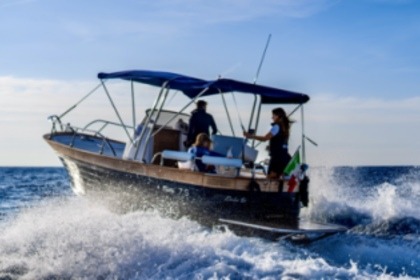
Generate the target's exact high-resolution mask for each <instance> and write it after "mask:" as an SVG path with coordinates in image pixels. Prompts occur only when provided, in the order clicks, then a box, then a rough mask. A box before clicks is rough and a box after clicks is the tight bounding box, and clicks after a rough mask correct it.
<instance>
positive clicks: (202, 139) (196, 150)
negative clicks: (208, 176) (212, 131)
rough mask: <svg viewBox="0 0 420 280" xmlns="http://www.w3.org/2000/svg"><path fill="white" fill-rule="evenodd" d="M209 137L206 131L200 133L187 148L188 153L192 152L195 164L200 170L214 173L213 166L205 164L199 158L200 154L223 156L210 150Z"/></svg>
mask: <svg viewBox="0 0 420 280" xmlns="http://www.w3.org/2000/svg"><path fill="white" fill-rule="evenodd" d="M210 146H211V139H210V137H209V136H208V135H207V134H206V133H200V134H198V135H197V137H196V139H195V143H194V144H193V145H192V147H191V148H189V149H188V152H189V153H192V154H194V156H195V157H197V158H198V159H195V165H196V167H197V169H198V171H200V172H208V173H216V170H215V168H214V166H211V165H205V164H204V163H203V162H202V160H201V159H199V158H201V157H202V156H223V155H221V154H219V153H216V152H213V151H211V150H210Z"/></svg>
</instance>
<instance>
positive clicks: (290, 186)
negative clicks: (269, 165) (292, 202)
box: [283, 148, 300, 192]
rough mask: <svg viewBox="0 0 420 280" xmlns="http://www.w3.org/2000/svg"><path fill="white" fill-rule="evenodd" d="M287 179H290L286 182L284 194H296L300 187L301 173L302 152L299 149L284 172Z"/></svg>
mask: <svg viewBox="0 0 420 280" xmlns="http://www.w3.org/2000/svg"><path fill="white" fill-rule="evenodd" d="M283 173H284V175H285V177H286V178H287V177H289V180H288V181H285V184H284V185H283V191H284V192H296V191H297V190H298V188H297V187H298V185H299V173H300V152H299V148H298V149H297V150H296V152H295V153H294V154H293V157H292V159H291V160H290V161H289V163H288V164H287V166H286V168H284V171H283Z"/></svg>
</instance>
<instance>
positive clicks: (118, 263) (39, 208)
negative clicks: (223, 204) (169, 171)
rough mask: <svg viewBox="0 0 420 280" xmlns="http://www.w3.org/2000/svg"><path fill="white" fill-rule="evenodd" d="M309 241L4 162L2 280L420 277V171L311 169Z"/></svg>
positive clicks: (0, 182)
mask: <svg viewBox="0 0 420 280" xmlns="http://www.w3.org/2000/svg"><path fill="white" fill-rule="evenodd" d="M310 172H311V173H310V175H311V182H310V196H311V200H310V207H309V208H305V209H303V210H302V213H301V214H302V217H304V218H306V219H311V220H316V221H320V222H330V223H337V224H341V225H345V226H347V227H349V228H350V229H349V230H348V231H347V232H345V233H340V234H336V235H333V236H330V237H327V238H325V239H322V240H318V241H315V242H312V243H310V244H294V243H290V242H288V241H270V240H266V239H263V238H258V237H240V236H237V235H235V234H234V233H233V232H231V231H229V230H228V229H226V228H221V227H216V228H208V227H205V226H203V225H200V224H198V223H197V222H195V221H192V220H189V219H187V218H181V219H178V220H172V219H169V218H165V217H163V216H162V215H161V214H160V213H157V212H142V211H130V212H125V213H123V214H122V213H117V212H115V211H112V210H110V209H109V208H108V207H105V206H104V205H103V204H102V203H100V201H94V200H92V199H89V200H88V199H86V198H85V197H82V196H76V195H74V194H73V193H72V191H71V189H70V182H69V178H68V177H67V175H66V172H65V170H64V169H62V168H0V279H420V210H419V209H420V167H335V168H313V169H312V170H311V171H310Z"/></svg>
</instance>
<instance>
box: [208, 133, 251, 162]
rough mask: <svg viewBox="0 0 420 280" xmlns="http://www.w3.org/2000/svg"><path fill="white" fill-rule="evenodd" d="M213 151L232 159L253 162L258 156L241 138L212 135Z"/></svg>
mask: <svg viewBox="0 0 420 280" xmlns="http://www.w3.org/2000/svg"><path fill="white" fill-rule="evenodd" d="M211 139H212V142H213V151H215V152H217V153H219V154H221V155H224V156H228V155H230V156H232V157H233V158H239V159H244V160H245V161H252V162H254V161H255V160H256V158H257V156H258V151H257V150H256V149H254V148H252V147H250V146H249V145H247V140H246V139H245V138H242V137H234V136H226V135H212V136H211Z"/></svg>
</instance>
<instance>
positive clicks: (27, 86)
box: [0, 76, 420, 166]
mask: <svg viewBox="0 0 420 280" xmlns="http://www.w3.org/2000/svg"><path fill="white" fill-rule="evenodd" d="M96 85H97V82H96V81H92V82H86V81H70V82H68V81H60V80H46V79H44V80H42V79H26V78H16V77H11V76H7V77H0V94H1V99H0V106H1V108H2V110H1V111H0V119H1V120H2V124H1V125H2V131H7V132H8V133H2V134H1V135H0V143H2V145H1V147H0V149H1V150H0V154H1V155H2V157H1V158H0V165H58V164H59V162H58V161H57V159H56V157H55V155H54V154H53V152H52V151H51V150H50V149H49V148H48V146H47V145H46V144H45V143H43V141H42V139H41V136H42V135H43V134H44V133H47V132H48V131H49V130H50V128H51V127H50V124H49V123H48V121H47V117H48V116H49V115H52V114H61V113H63V112H64V111H65V110H67V109H68V108H70V106H72V105H73V104H75V103H76V102H77V101H79V100H80V99H81V98H82V97H83V96H85V94H87V93H88V92H89V91H90V90H92V88H94V87H95V86H96ZM108 87H109V88H110V92H111V95H112V96H113V97H114V101H115V102H116V104H117V107H118V108H119V109H120V111H121V112H122V113H123V118H124V120H126V121H127V122H128V123H129V124H131V123H130V122H131V116H130V113H131V106H130V104H131V103H130V99H129V98H130V95H129V94H127V92H129V90H130V87H129V84H128V85H127V83H110V84H109V85H108ZM140 88H141V89H143V90H146V91H149V90H150V91H153V89H151V88H150V87H146V88H144V87H140V86H139V87H136V92H139V91H140ZM153 92H155V91H153ZM149 96H150V97H151V98H152V97H154V96H155V95H153V94H150V95H149ZM180 97H182V94H179V93H178V94H177V97H176V98H177V99H179V98H180ZM138 98H140V97H138ZM151 98H150V100H144V99H141V102H140V101H138V103H137V104H138V106H139V108H138V112H139V114H138V120H139V119H140V118H141V115H142V114H143V112H144V110H145V109H146V108H147V107H148V106H150V105H151V104H152V99H151ZM182 98H183V100H184V102H186V99H185V97H182ZM226 99H227V102H232V100H230V99H232V98H230V97H229V96H227V98H226ZM236 99H237V101H238V106H239V112H236V109H235V107H234V105H232V104H231V106H229V108H231V111H230V115H231V118H232V121H233V125H234V127H235V129H237V135H240V126H239V120H238V114H240V115H241V119H242V121H243V122H247V121H248V118H249V115H248V114H249V111H250V110H249V108H248V107H249V104H251V103H252V102H245V101H246V100H245V99H246V98H245V97H244V98H238V95H237V96H236ZM139 100H140V99H139ZM244 100H245V101H244ZM220 102H221V100H220V97H218V96H214V97H210V98H209V111H210V113H212V114H213V115H214V116H215V118H216V122H217V123H218V125H219V126H220V128H221V130H222V131H223V132H224V133H228V132H229V131H230V127H229V125H228V123H227V122H226V116H225V114H224V109H223V106H218V104H220ZM243 102H244V103H243ZM140 103H141V104H140ZM184 104H185V103H183V104H181V103H178V102H175V100H172V101H171V102H170V105H171V108H173V109H176V108H180V107H182V105H184ZM228 105H229V104H228ZM272 107H273V106H271V107H264V108H263V111H262V116H261V118H260V125H259V129H258V133H259V134H264V133H266V132H267V131H268V129H269V127H270V121H271V109H272ZM284 107H286V110H287V111H289V112H290V111H291V110H292V109H293V108H294V106H284ZM187 111H189V110H187ZM93 118H102V119H108V120H113V121H116V120H117V119H116V116H115V113H114V112H113V110H112V108H111V106H110V104H109V101H108V99H107V97H106V96H105V95H104V93H103V90H101V89H99V90H98V92H95V93H94V94H93V95H92V96H91V97H89V98H88V99H86V100H85V101H84V102H83V103H82V104H80V105H79V106H78V107H77V108H76V109H75V110H73V111H72V112H71V113H69V114H68V115H67V116H66V117H65V119H64V122H68V121H70V122H71V123H72V124H73V125H77V126H84V125H85V124H87V122H88V121H90V120H92V119H93ZM292 118H293V119H295V120H297V121H299V119H300V114H299V113H297V114H295V115H293V116H292ZM305 119H306V131H305V132H306V135H308V136H309V137H310V138H311V139H313V140H315V141H316V142H318V144H319V146H318V147H314V146H312V145H310V144H309V143H307V153H308V155H307V158H308V162H309V163H310V164H312V165H333V166H334V165H378V164H382V165H385V164H386V165H392V164H395V165H397V164H398V165H401V164H405V165H407V164H416V165H419V164H420V162H419V158H418V157H415V156H413V155H418V154H420V146H419V145H418V140H417V139H420V129H419V128H420V127H419V124H420V97H412V98H403V99H379V98H366V99H365V98H354V97H352V98H343V97H337V96H335V95H332V94H330V95H314V96H312V98H311V101H310V102H309V103H308V104H307V105H305ZM300 129H301V126H300V123H299V122H297V123H296V124H294V125H293V129H292V138H291V140H290V151H291V152H293V151H294V149H296V147H297V146H299V145H300V144H301V143H300V135H301V131H300ZM265 146H266V145H265V144H263V145H260V148H261V155H262V158H264V157H267V155H266V154H265V155H263V153H264V152H263V150H264V147H265ZM28 154H30V155H31V157H28V156H27V155H28Z"/></svg>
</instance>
